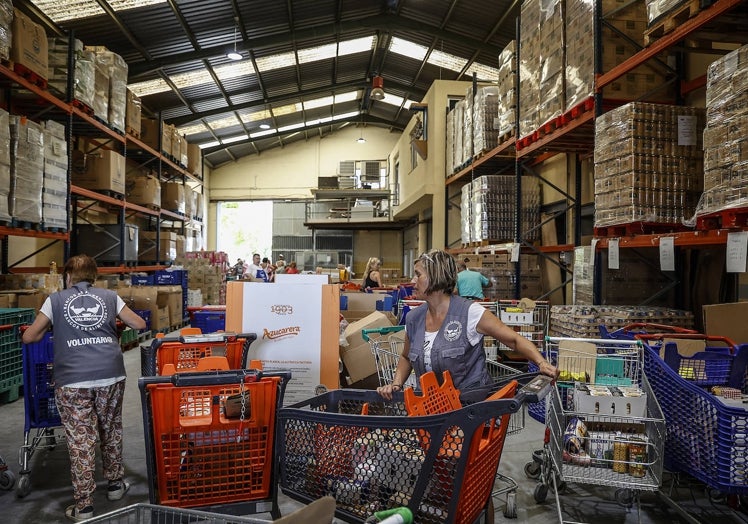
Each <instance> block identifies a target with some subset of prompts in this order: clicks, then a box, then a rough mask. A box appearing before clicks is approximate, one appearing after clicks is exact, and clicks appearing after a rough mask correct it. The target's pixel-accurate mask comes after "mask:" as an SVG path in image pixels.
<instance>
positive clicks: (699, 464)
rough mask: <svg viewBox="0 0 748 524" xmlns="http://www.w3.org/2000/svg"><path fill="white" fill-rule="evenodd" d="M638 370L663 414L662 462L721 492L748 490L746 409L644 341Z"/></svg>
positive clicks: (747, 424) (747, 413)
mask: <svg viewBox="0 0 748 524" xmlns="http://www.w3.org/2000/svg"><path fill="white" fill-rule="evenodd" d="M741 348H743V346H741ZM644 372H645V374H646V376H647V379H649V383H650V385H651V386H652V391H653V392H654V394H655V397H656V398H657V401H658V402H659V403H660V407H661V408H662V412H663V414H664V415H665V423H666V428H667V437H666V441H665V446H664V451H665V467H666V468H668V469H669V470H671V471H683V472H685V473H688V474H690V475H692V476H694V477H696V478H697V479H699V480H700V481H702V482H704V484H706V485H707V486H709V487H711V488H712V489H716V490H718V491H721V492H723V493H728V494H746V493H748V463H747V462H746V460H745V458H746V457H747V456H748V438H747V437H746V435H748V410H746V409H745V408H742V409H741V408H738V407H733V406H730V405H728V404H726V403H724V402H723V401H722V400H720V399H718V398H717V397H715V396H714V395H712V394H711V393H709V392H708V391H706V390H704V389H702V388H701V387H699V386H697V385H696V384H693V383H692V382H690V381H688V380H686V379H684V378H683V377H682V376H680V375H679V374H678V373H677V372H676V371H675V370H673V369H672V368H671V367H670V366H669V365H667V364H666V363H665V361H664V360H662V359H661V358H660V356H659V353H658V352H657V351H656V350H655V349H653V348H651V347H649V346H646V345H645V348H644Z"/></svg>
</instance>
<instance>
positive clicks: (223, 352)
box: [140, 332, 257, 377]
mask: <svg viewBox="0 0 748 524" xmlns="http://www.w3.org/2000/svg"><path fill="white" fill-rule="evenodd" d="M255 340H257V335H256V334H255V333H230V332H221V333H207V334H194V335H185V334H182V333H179V334H175V335H167V336H165V337H161V338H154V339H153V340H152V341H151V344H150V345H142V346H140V365H141V373H142V375H143V376H144V377H151V376H154V375H163V374H165V373H164V369H165V368H166V369H167V370H168V371H170V372H172V373H179V372H184V371H195V370H196V369H197V367H198V363H199V362H200V360H201V359H203V358H206V357H212V356H223V357H225V358H226V366H227V368H228V369H244V368H246V367H247V363H248V358H249V346H250V345H251V344H252V342H254V341H255Z"/></svg>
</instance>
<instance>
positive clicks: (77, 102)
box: [71, 100, 94, 116]
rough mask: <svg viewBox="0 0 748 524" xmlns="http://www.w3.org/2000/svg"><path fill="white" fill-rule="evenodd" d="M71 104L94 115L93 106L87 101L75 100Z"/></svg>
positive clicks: (89, 114)
mask: <svg viewBox="0 0 748 524" xmlns="http://www.w3.org/2000/svg"><path fill="white" fill-rule="evenodd" d="M71 105H72V106H73V107H77V108H78V109H79V110H80V111H81V112H83V113H85V114H87V115H88V116H94V110H93V107H91V106H90V105H88V104H86V103H85V102H81V101H80V100H73V101H72V102H71Z"/></svg>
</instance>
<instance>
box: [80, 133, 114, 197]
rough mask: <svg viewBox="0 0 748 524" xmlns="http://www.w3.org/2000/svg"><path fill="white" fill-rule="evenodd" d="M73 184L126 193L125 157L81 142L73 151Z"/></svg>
mask: <svg viewBox="0 0 748 524" xmlns="http://www.w3.org/2000/svg"><path fill="white" fill-rule="evenodd" d="M72 157H73V158H72V171H71V176H72V181H73V184H75V185H79V186H81V187H85V188H87V189H94V190H97V191H112V192H114V193H118V194H121V195H124V194H125V157H124V156H122V155H120V154H119V153H117V152H116V151H112V150H109V149H103V148H96V147H94V146H92V145H90V144H87V143H85V142H81V143H80V145H79V148H78V149H74V150H73V152H72Z"/></svg>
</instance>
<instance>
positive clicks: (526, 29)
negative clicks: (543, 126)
mask: <svg viewBox="0 0 748 524" xmlns="http://www.w3.org/2000/svg"><path fill="white" fill-rule="evenodd" d="M519 33H520V39H519V136H520V137H524V136H527V135H529V134H531V133H532V132H533V131H535V130H536V129H537V128H538V125H539V124H540V122H539V120H538V119H539V116H538V110H539V108H540V0H525V1H524V2H522V7H521V12H520V29H519ZM559 47H561V46H559Z"/></svg>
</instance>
